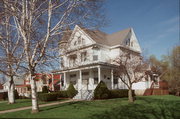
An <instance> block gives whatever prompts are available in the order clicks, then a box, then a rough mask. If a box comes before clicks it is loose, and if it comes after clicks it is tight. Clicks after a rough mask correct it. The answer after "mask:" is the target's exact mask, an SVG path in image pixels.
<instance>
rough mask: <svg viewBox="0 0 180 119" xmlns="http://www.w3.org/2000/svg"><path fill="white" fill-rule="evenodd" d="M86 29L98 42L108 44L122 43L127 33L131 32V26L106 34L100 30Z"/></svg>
mask: <svg viewBox="0 0 180 119" xmlns="http://www.w3.org/2000/svg"><path fill="white" fill-rule="evenodd" d="M84 31H85V32H86V33H87V34H88V35H89V36H90V37H91V38H92V39H93V40H94V41H95V42H97V43H99V44H104V45H108V46H115V45H120V44H121V45H122V44H123V42H124V40H125V39H126V37H127V35H128V34H129V33H130V31H131V28H128V29H125V30H122V31H119V32H116V33H113V34H106V33H104V32H102V31H99V30H89V29H84Z"/></svg>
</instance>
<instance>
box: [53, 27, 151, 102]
mask: <svg viewBox="0 0 180 119" xmlns="http://www.w3.org/2000/svg"><path fill="white" fill-rule="evenodd" d="M62 39H63V40H61V42H60V44H59V45H60V49H61V50H60V58H61V59H60V62H61V67H60V69H61V70H59V71H55V72H54V73H60V74H62V78H61V90H65V89H67V87H68V85H69V84H70V83H72V84H73V85H74V87H75V88H76V89H77V90H78V94H77V95H76V96H75V97H74V98H78V99H90V98H91V97H92V95H93V91H94V89H95V88H96V86H97V84H98V83H99V82H100V81H101V80H102V81H104V82H105V83H106V85H107V87H108V88H109V89H126V86H125V85H124V84H123V83H122V82H121V80H120V79H118V78H117V77H116V76H115V75H114V72H115V69H116V67H117V65H115V64H114V63H113V61H114V59H115V58H117V57H119V56H120V55H121V54H122V53H124V52H126V51H127V50H128V51H131V53H132V55H137V56H138V55H140V54H141V48H140V45H139V43H138V40H137V38H136V35H135V33H134V30H133V29H132V28H127V29H125V30H122V31H119V32H116V33H113V34H106V33H104V32H101V31H99V30H89V29H84V28H81V27H79V26H77V25H76V26H75V28H74V30H73V31H72V32H68V33H66V34H65V35H64V36H63V38H62ZM150 85H151V82H150V81H142V82H138V83H136V84H134V85H133V89H136V90H145V89H146V88H149V87H150Z"/></svg>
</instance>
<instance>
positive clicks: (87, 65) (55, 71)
mask: <svg viewBox="0 0 180 119" xmlns="http://www.w3.org/2000/svg"><path fill="white" fill-rule="evenodd" d="M99 66H100V67H107V68H113V69H114V68H117V67H118V66H117V65H114V64H110V63H105V62H96V63H89V64H84V65H80V66H75V67H71V68H64V69H62V70H54V71H52V73H63V72H68V71H77V70H80V69H81V70H83V69H91V68H97V67H99Z"/></svg>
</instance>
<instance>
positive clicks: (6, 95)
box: [3, 92, 8, 100]
mask: <svg viewBox="0 0 180 119" xmlns="http://www.w3.org/2000/svg"><path fill="white" fill-rule="evenodd" d="M3 100H8V92H3Z"/></svg>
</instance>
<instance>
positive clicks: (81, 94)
mask: <svg viewBox="0 0 180 119" xmlns="http://www.w3.org/2000/svg"><path fill="white" fill-rule="evenodd" d="M93 96H94V91H93V90H80V91H78V94H77V95H76V96H74V97H73V99H80V100H92V98H93Z"/></svg>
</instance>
